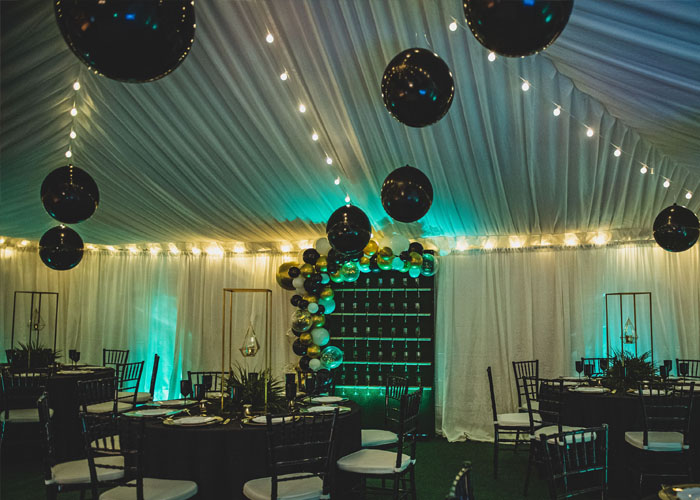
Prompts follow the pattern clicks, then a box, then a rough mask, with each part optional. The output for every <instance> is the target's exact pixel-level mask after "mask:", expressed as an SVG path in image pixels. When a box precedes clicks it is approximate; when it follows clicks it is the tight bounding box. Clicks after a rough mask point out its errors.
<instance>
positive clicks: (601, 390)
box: [569, 387, 610, 394]
mask: <svg viewBox="0 0 700 500" xmlns="http://www.w3.org/2000/svg"><path fill="white" fill-rule="evenodd" d="M569 390H570V391H574V392H585V393H588V394H605V393H606V392H610V389H608V388H607V387H574V388H573V389H569Z"/></svg>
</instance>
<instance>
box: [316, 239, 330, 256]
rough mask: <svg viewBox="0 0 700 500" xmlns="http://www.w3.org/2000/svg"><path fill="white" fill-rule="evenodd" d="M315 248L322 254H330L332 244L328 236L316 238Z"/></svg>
mask: <svg viewBox="0 0 700 500" xmlns="http://www.w3.org/2000/svg"><path fill="white" fill-rule="evenodd" d="M314 248H316V250H318V253H320V254H321V255H328V251H329V250H330V249H331V244H330V243H328V238H319V239H317V240H316V245H314Z"/></svg>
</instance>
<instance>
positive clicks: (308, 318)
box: [276, 207, 438, 372]
mask: <svg viewBox="0 0 700 500" xmlns="http://www.w3.org/2000/svg"><path fill="white" fill-rule="evenodd" d="M344 208H347V207H344ZM352 208H356V207H352ZM339 210H340V209H339ZM357 210H358V211H359V212H362V211H361V210H359V209H357ZM336 212H337V211H336ZM343 213H346V214H347V213H352V214H355V215H359V214H358V213H357V212H356V211H355V210H350V211H344V212H343ZM362 215H364V214H362ZM338 217H339V216H338ZM332 219H333V217H331V220H332ZM350 219H352V217H351V218H350ZM358 219H359V220H360V221H362V220H363V219H362V217H358ZM358 219H354V220H355V222H357V220H358ZM344 220H346V222H347V220H348V219H347V218H345V219H344ZM330 226H331V225H330V220H329V230H330V229H332V227H330ZM333 227H334V225H333ZM360 229H362V227H360ZM342 234H347V231H342ZM330 235H332V231H329V236H330ZM357 238H359V239H360V240H361V239H364V232H363V231H362V230H360V231H358V235H357ZM355 243H356V242H355ZM385 243H388V242H385ZM390 243H391V244H392V246H388V245H386V246H382V247H381V248H380V246H379V244H378V243H377V242H376V241H374V240H369V241H367V243H366V244H365V246H364V247H363V248H362V249H361V250H360V251H359V252H353V253H352V254H350V255H348V254H344V253H340V252H338V251H337V250H335V249H334V248H333V247H332V245H331V243H330V242H329V238H320V239H319V240H317V241H316V244H315V246H314V248H307V249H306V250H304V251H303V252H302V253H301V259H300V260H301V263H298V262H286V263H284V264H282V265H281V266H280V267H279V270H278V271H277V277H276V278H277V283H278V284H279V285H280V286H281V287H282V288H284V289H285V290H294V291H296V293H295V294H294V295H293V296H292V298H291V300H290V301H291V303H292V305H293V306H295V307H296V308H297V309H296V310H295V311H294V313H293V314H292V317H291V332H292V333H293V334H294V336H295V337H296V339H295V340H294V342H293V344H292V350H293V351H294V354H296V355H297V356H299V357H300V359H299V369H300V370H301V371H304V372H308V371H314V372H318V371H320V370H333V369H335V368H337V367H339V366H340V365H341V364H342V363H343V351H342V350H341V349H339V348H338V347H336V346H332V345H328V343H329V342H330V338H331V334H330V332H329V331H328V330H327V329H326V328H324V325H325V323H326V315H327V314H332V313H333V311H335V301H334V300H333V299H334V291H333V286H332V284H331V282H333V283H343V282H349V283H352V282H355V281H357V280H358V278H359V277H360V274H362V273H370V272H372V273H378V272H381V271H389V270H395V271H400V272H403V273H408V274H409V276H411V277H413V278H417V277H418V276H420V275H423V276H434V275H435V273H437V270H438V259H437V257H436V256H435V254H434V252H433V251H432V250H424V249H423V245H421V244H420V243H418V242H417V241H414V242H412V243H409V241H408V239H407V238H405V237H403V236H395V237H394V238H393V239H391V240H390ZM350 246H352V244H350Z"/></svg>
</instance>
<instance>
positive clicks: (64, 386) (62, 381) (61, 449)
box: [47, 366, 114, 461]
mask: <svg viewBox="0 0 700 500" xmlns="http://www.w3.org/2000/svg"><path fill="white" fill-rule="evenodd" d="M83 370H90V373H81V372H82V371H83ZM71 371H72V370H71V369H70V368H63V369H61V370H59V372H58V373H54V374H53V375H51V377H50V378H49V383H48V387H47V392H48V395H49V405H50V406H51V408H52V409H53V411H54V415H53V419H52V423H53V439H54V449H55V450H54V451H55V453H56V458H57V459H58V460H59V461H65V460H69V459H71V460H72V459H76V458H82V457H84V456H85V444H84V442H83V435H82V431H81V427H80V417H79V415H78V413H79V411H80V408H79V405H78V381H80V380H93V379H98V378H106V377H113V376H114V369H113V368H105V367H102V366H94V367H93V366H91V367H85V366H81V367H78V373H70V372H71Z"/></svg>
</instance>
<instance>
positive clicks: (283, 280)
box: [275, 262, 299, 290]
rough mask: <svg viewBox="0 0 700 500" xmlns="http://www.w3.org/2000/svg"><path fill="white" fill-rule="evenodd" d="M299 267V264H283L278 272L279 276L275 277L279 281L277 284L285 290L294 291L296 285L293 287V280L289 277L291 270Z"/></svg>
mask: <svg viewBox="0 0 700 500" xmlns="http://www.w3.org/2000/svg"><path fill="white" fill-rule="evenodd" d="M298 266H299V264H297V263H296V262H285V263H284V264H282V265H281V266H280V268H279V269H278V270H277V276H275V278H276V279H277V284H278V285H279V286H281V287H282V288H284V289H285V290H294V285H292V279H293V278H291V277H290V276H289V268H290V267H298Z"/></svg>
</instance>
